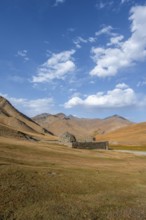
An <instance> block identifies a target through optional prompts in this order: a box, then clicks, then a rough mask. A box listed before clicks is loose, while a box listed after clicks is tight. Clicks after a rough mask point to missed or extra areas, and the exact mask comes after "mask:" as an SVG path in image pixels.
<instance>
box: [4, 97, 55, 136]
mask: <svg viewBox="0 0 146 220" xmlns="http://www.w3.org/2000/svg"><path fill="white" fill-rule="evenodd" d="M0 125H5V126H6V127H5V130H6V128H7V127H9V129H12V130H13V129H14V130H19V131H22V132H31V133H39V134H45V133H48V134H49V133H50V132H49V131H47V130H46V129H44V128H42V127H41V126H40V125H39V124H37V123H36V122H34V121H33V120H32V119H30V118H29V117H27V116H26V115H24V114H22V113H21V112H19V111H18V110H17V109H16V108H14V107H13V106H12V105H11V103H10V102H9V101H8V100H6V99H5V98H3V97H2V96H0ZM2 128H4V126H2V127H1V130H2ZM50 134H51V133H50Z"/></svg>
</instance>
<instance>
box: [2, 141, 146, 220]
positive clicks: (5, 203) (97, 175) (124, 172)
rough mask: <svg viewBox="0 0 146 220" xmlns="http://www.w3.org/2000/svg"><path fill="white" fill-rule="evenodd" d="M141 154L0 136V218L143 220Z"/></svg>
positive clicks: (144, 166)
mask: <svg viewBox="0 0 146 220" xmlns="http://www.w3.org/2000/svg"><path fill="white" fill-rule="evenodd" d="M145 207H146V157H145V156H137V155H133V154H127V153H120V152H113V151H97V150H91V151H89V150H78V149H71V148H68V147H66V146H62V145H57V144H55V143H54V144H53V143H50V144H49V143H35V142H32V143H30V142H28V141H19V140H17V141H16V140H14V139H10V140H9V139H5V138H0V220H28V219H29V220H83V219H84V220H87V219H88V220H89V219H90V220H117V219H118V220H144V219H146V209H145Z"/></svg>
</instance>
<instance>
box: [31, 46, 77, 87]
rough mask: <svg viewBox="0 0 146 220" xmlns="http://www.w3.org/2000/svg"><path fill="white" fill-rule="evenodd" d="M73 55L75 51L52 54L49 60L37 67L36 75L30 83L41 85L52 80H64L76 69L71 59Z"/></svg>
mask: <svg viewBox="0 0 146 220" xmlns="http://www.w3.org/2000/svg"><path fill="white" fill-rule="evenodd" d="M74 53H75V50H70V51H63V52H61V53H58V54H52V56H51V58H49V59H48V60H47V61H46V62H45V63H44V64H42V65H41V66H39V68H38V71H37V75H36V76H33V80H32V82H34V83H42V82H49V81H51V80H54V79H64V78H65V76H66V75H67V74H68V73H70V72H73V71H74V70H75V69H76V66H75V63H74V61H73V58H72V55H73V54H74Z"/></svg>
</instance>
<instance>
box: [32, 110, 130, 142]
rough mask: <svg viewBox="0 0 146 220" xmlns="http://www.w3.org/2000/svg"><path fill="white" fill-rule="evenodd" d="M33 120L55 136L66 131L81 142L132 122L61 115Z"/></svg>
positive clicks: (42, 116) (119, 119)
mask: <svg viewBox="0 0 146 220" xmlns="http://www.w3.org/2000/svg"><path fill="white" fill-rule="evenodd" d="M33 120H34V121H36V122H37V123H38V124H40V125H41V126H43V127H45V128H46V129H48V130H49V131H51V132H53V133H54V134H55V135H57V136H59V135H61V134H63V133H64V132H67V131H68V132H70V133H72V134H74V135H75V136H76V138H77V139H81V140H87V139H91V137H94V136H95V135H96V134H103V133H108V132H110V131H112V130H116V129H118V128H121V127H125V126H127V125H130V124H132V122H130V121H128V120H127V119H125V118H122V117H120V116H117V115H116V116H115V115H114V116H112V117H109V118H106V119H87V118H77V117H74V116H66V115H65V114H63V113H59V114H56V115H50V114H48V115H47V114H46V113H45V114H42V115H38V116H36V117H33Z"/></svg>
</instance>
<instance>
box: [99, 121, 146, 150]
mask: <svg viewBox="0 0 146 220" xmlns="http://www.w3.org/2000/svg"><path fill="white" fill-rule="evenodd" d="M96 140H97V141H99V140H103V141H104V140H108V141H109V142H110V144H111V145H113V146H114V145H122V146H124V145H128V146H146V122H143V123H139V124H133V125H130V126H127V127H124V128H120V129H118V130H116V131H113V132H110V133H108V134H105V135H96Z"/></svg>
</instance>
